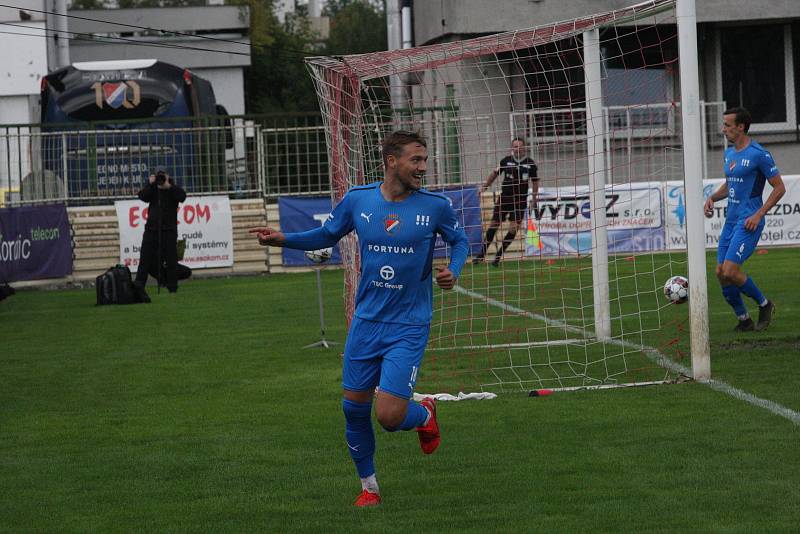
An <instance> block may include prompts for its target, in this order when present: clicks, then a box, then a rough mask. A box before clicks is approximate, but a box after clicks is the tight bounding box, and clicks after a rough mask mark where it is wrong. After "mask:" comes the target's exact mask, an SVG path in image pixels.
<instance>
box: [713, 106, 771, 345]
mask: <svg viewBox="0 0 800 534" xmlns="http://www.w3.org/2000/svg"><path fill="white" fill-rule="evenodd" d="M722 119H723V124H722V133H723V134H724V135H725V137H726V138H727V140H728V141H729V142H730V143H731V144H732V145H733V146H731V147H728V148H727V149H726V150H725V178H726V180H725V182H724V183H723V184H722V185H721V186H720V187H719V188H718V189H717V190H716V191H714V192H713V193H712V194H711V195H709V197H708V198H707V199H706V203H705V206H704V210H705V215H706V217H711V216H712V215H713V210H714V202H716V201H718V200H722V199H724V198H727V199H728V209H727V215H726V217H725V225H724V226H723V228H722V232H721V233H720V236H719V248H718V249H717V278H718V279H719V283H720V285H721V286H722V295H723V296H724V297H725V300H726V301H727V302H728V304H730V305H731V307H732V308H733V310H734V312H735V313H736V316H737V317H738V318H739V323H738V324H737V325H736V328H735V329H734V330H736V331H737V332H746V331H750V330H764V329H765V328H767V327H768V326H769V323H770V322H771V321H772V316H773V314H774V312H775V304H774V303H773V302H772V301H771V300H769V299H767V297H765V296H764V294H763V293H762V292H761V290H760V289H759V288H758V286H756V284H755V282H754V281H753V279H752V278H750V277H749V276H748V275H746V274H745V273H743V272H742V271H741V266H742V264H743V263H744V262H745V260H747V258H749V257H750V256H751V255H752V254H753V251H754V250H755V248H756V245H757V244H758V240H759V239H760V237H761V230H762V229H763V228H764V216H765V215H766V214H767V213H769V210H770V209H772V207H773V206H775V204H777V203H778V201H779V200H780V199H781V197H782V196H783V194H784V193H785V192H786V187H785V186H784V185H783V179H782V178H781V175H780V171H778V167H777V165H775V162H774V161H773V160H772V155H770V153H769V152H768V151H766V150H765V149H764V148H763V147H762V146H761V145H759V144H758V143H756V142H755V141H753V140H752V139H751V138H750V136H749V135H748V134H747V132H748V131H749V130H750V123H751V121H752V119H751V118H750V113H749V112H748V111H747V110H746V109H744V108H741V107H736V108H731V109H728V110H725V112H724V113H723V117H722ZM765 182H769V185H770V186H771V187H772V191H771V192H770V194H769V197H767V200H766V202H763V201H762V195H763V192H764V183H765ZM742 293H744V294H745V295H747V296H748V297H750V298H751V299H753V300H754V301H755V302H756V304H757V305H758V322H757V323H753V319H752V318H750V315H749V314H748V313H747V308H746V307H745V305H744V301H743V300H742Z"/></svg>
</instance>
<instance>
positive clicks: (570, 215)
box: [532, 182, 664, 234]
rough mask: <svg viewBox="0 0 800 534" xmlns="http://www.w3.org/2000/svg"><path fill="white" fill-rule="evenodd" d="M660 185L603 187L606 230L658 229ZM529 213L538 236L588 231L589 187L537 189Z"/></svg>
mask: <svg viewBox="0 0 800 534" xmlns="http://www.w3.org/2000/svg"><path fill="white" fill-rule="evenodd" d="M661 186H662V184H661V183H660V182H641V183H632V184H625V185H613V186H611V185H610V186H607V187H606V223H607V224H608V229H609V230H640V229H645V228H661V226H662V225H663V223H664V221H663V217H662V214H661V209H662V202H661ZM538 198H539V202H538V206H537V207H536V209H534V210H532V211H533V216H534V220H535V222H536V225H537V226H538V228H539V233H540V234H574V233H576V232H589V231H591V229H592V221H591V218H590V217H591V211H592V207H591V190H590V189H589V186H579V187H570V188H557V189H556V188H549V187H544V188H542V189H540V190H539V195H538Z"/></svg>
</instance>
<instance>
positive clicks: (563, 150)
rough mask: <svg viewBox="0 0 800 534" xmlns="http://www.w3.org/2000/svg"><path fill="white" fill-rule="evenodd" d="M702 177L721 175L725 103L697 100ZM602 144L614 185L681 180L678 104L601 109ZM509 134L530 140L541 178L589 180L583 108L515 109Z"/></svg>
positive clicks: (680, 132)
mask: <svg viewBox="0 0 800 534" xmlns="http://www.w3.org/2000/svg"><path fill="white" fill-rule="evenodd" d="M700 109H701V113H702V116H701V129H702V132H701V138H703V139H705V143H703V145H702V147H701V154H702V158H703V167H704V176H703V178H717V177H719V176H720V175H721V167H720V164H719V161H720V157H717V153H718V152H721V151H722V150H724V148H725V146H726V141H725V137H724V136H723V135H722V133H721V125H722V112H723V111H724V110H725V103H724V102H701V107H700ZM603 119H604V122H605V131H606V134H605V139H604V148H605V156H606V168H607V169H609V173H610V175H609V180H610V181H612V182H614V183H627V182H630V181H650V180H655V181H658V180H682V179H683V168H682V166H676V165H675V164H674V161H673V160H674V159H675V158H676V157H678V158H680V157H681V152H680V150H681V146H682V131H681V116H680V103H675V104H673V103H658V104H647V105H641V106H606V107H603ZM509 123H510V129H511V132H513V133H514V135H516V136H522V137H524V138H526V139H529V140H531V148H532V151H533V154H532V156H533V158H534V159H535V160H536V161H537V165H538V167H539V176H542V177H556V178H558V177H567V176H573V177H575V176H578V177H583V178H584V179H588V174H589V169H588V159H587V145H586V128H587V124H586V109H585V108H559V109H538V110H528V111H524V112H514V113H511V114H510V115H509Z"/></svg>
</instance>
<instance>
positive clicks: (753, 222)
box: [744, 213, 761, 232]
mask: <svg viewBox="0 0 800 534" xmlns="http://www.w3.org/2000/svg"><path fill="white" fill-rule="evenodd" d="M760 222H761V215H759V214H758V213H754V214H752V215H751V216H750V217H748V218H747V220H745V221H744V229H745V230H747V231H748V232H752V231H753V230H755V229H756V228H758V225H759V223H760Z"/></svg>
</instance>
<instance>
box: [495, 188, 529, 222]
mask: <svg viewBox="0 0 800 534" xmlns="http://www.w3.org/2000/svg"><path fill="white" fill-rule="evenodd" d="M527 197H528V195H508V194H501V195H500V199H499V200H498V201H497V203H496V204H495V205H494V211H493V212H492V221H494V222H500V221H502V220H505V219H506V218H508V219H510V220H512V221H514V222H520V221H522V220H523V219H524V218H525V209H526V208H527V202H526V201H527Z"/></svg>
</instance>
